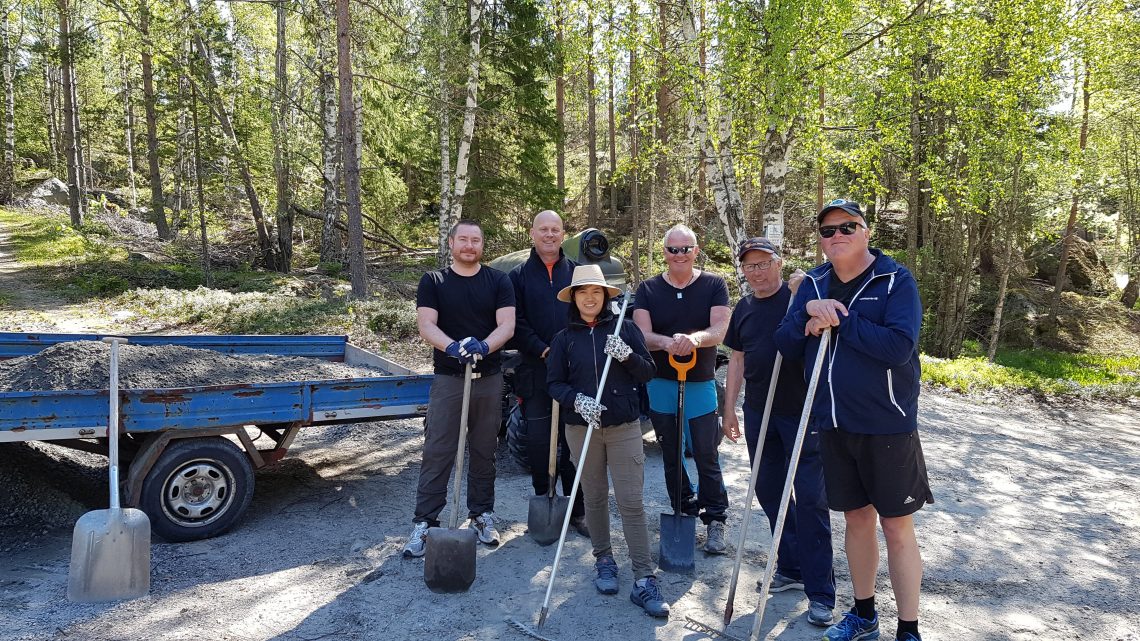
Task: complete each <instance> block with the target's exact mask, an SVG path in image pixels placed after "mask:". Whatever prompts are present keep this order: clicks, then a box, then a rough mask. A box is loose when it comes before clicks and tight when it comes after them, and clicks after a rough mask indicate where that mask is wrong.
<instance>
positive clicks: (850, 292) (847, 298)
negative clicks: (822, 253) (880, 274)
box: [827, 262, 875, 307]
mask: <svg viewBox="0 0 1140 641" xmlns="http://www.w3.org/2000/svg"><path fill="white" fill-rule="evenodd" d="M873 269H875V263H873V262H872V263H871V264H870V265H868V266H867V269H864V270H863V273H862V274H859V275H858V276H856V277H855V278H852V279H851V280H849V281H847V282H846V283H845V282H843V281H841V280H839V276H837V275H836V274H835V268H832V270H831V282H830V283H829V284H828V286H827V297H828V298H834V299H835V300H837V301H839V302H841V303H843V305H844V306H845V307H850V306H851V300H852V299H854V298H855V292H857V291H859V288H860V287H862V286H863V281H865V280H867V277H868V276H870V275H871V270H873Z"/></svg>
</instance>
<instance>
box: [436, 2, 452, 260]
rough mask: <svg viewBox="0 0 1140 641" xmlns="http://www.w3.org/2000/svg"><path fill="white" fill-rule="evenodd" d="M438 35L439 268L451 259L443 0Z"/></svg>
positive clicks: (448, 92) (448, 86)
mask: <svg viewBox="0 0 1140 641" xmlns="http://www.w3.org/2000/svg"><path fill="white" fill-rule="evenodd" d="M438 12H439V14H438V21H439V29H440V38H439V249H438V250H437V252H436V265H437V266H438V267H439V268H440V269H443V268H445V267H447V266H448V264H449V263H450V262H451V248H450V247H448V246H447V235H448V233H449V232H450V231H451V83H450V82H448V79H447V76H448V73H447V42H448V32H449V29H448V28H447V18H448V12H447V0H440V2H439V8H438Z"/></svg>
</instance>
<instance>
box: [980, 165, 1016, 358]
mask: <svg viewBox="0 0 1140 641" xmlns="http://www.w3.org/2000/svg"><path fill="white" fill-rule="evenodd" d="M1021 159H1022V155H1021V154H1020V153H1019V154H1018V155H1017V160H1016V161H1015V162H1014V165H1013V180H1012V183H1013V186H1012V189H1011V193H1010V198H1009V204H1008V206H1007V208H1006V216H1005V220H1004V221H1003V222H1002V223H1001V224H1000V228H1001V229H1004V230H1005V232H1006V242H1005V255H1004V256H1002V260H1001V264H1000V265H998V293H997V304H996V305H994V322H993V324H992V325H991V326H990V336H989V347H988V348H987V349H986V360H988V361H989V362H991V363H992V362H994V357H995V356H997V348H998V341H999V340H1000V339H1001V320H1002V313H1003V312H1004V310H1005V295H1006V292H1007V290H1008V287H1009V274H1010V272H1012V271H1013V248H1014V246H1015V245H1016V244H1017V242H1016V238H1017V233H1016V231H1015V230H1016V226H1015V218H1016V216H1017V206H1018V203H1020V201H1021V193H1020V190H1021Z"/></svg>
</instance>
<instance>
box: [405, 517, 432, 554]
mask: <svg viewBox="0 0 1140 641" xmlns="http://www.w3.org/2000/svg"><path fill="white" fill-rule="evenodd" d="M427 531H428V524H427V523H426V522H424V521H417V522H416V527H415V529H413V530H412V535H411V536H409V537H408V542H407V543H406V544H405V545H404V556H406V557H408V558H409V559H410V558H413V557H416V558H418V557H421V556H423V555H424V548H425V547H426V544H427V539H426V538H425V537H426V535H427Z"/></svg>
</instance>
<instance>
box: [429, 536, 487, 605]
mask: <svg viewBox="0 0 1140 641" xmlns="http://www.w3.org/2000/svg"><path fill="white" fill-rule="evenodd" d="M477 541H478V539H477V537H476V535H475V530H472V529H470V528H460V529H457V530H451V529H448V528H442V527H433V528H429V529H428V531H427V551H426V552H425V554H424V583H427V586H428V589H429V590H431V591H432V592H466V591H467V590H468V588H470V587H471V584H472V583H474V582H475V543H476V542H477Z"/></svg>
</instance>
